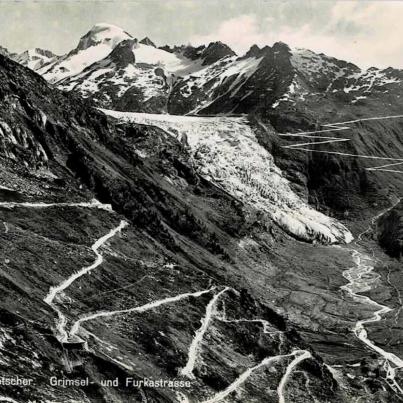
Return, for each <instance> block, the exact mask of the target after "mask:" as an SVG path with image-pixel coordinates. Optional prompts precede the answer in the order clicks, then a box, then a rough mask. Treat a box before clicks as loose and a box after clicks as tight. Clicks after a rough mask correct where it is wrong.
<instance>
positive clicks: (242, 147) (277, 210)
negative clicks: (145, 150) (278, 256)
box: [102, 110, 353, 244]
mask: <svg viewBox="0 0 403 403" xmlns="http://www.w3.org/2000/svg"><path fill="white" fill-rule="evenodd" d="M102 111H103V112H104V113H106V114H107V115H110V116H112V117H115V118H117V119H120V120H124V121H127V122H133V123H139V124H146V125H155V126H158V127H160V128H162V129H163V130H165V131H166V132H168V133H169V134H171V135H172V136H175V137H176V138H178V139H179V140H181V141H182V142H185V143H186V144H188V146H189V148H190V151H191V154H192V156H193V160H194V163H195V166H196V168H197V169H198V172H199V173H200V174H201V175H202V176H203V177H205V178H206V179H209V180H211V181H213V182H215V183H216V184H217V185H218V186H221V187H222V188H223V189H225V190H226V191H227V192H229V193H230V194H232V195H233V196H234V197H236V198H238V199H239V200H242V201H243V202H244V203H245V204H248V205H249V206H251V207H253V208H255V209H258V210H260V211H264V212H266V213H267V214H268V215H269V216H270V217H271V218H272V219H273V220H274V221H275V222H276V223H277V224H278V225H279V226H280V227H281V228H283V229H284V230H285V231H286V232H288V233H289V234H291V235H293V236H294V237H296V238H298V239H301V240H305V241H310V242H313V241H315V242H322V243H326V244H327V243H339V242H342V243H348V242H351V241H352V239H353V236H352V235H351V233H350V232H349V230H348V229H347V228H346V227H345V226H344V225H343V224H341V223H340V222H338V221H337V220H335V219H333V218H330V217H328V216H326V215H324V214H322V213H320V212H318V211H316V210H314V209H312V208H311V207H309V206H308V205H307V204H306V203H305V202H304V201H303V200H302V199H301V198H300V197H299V196H298V195H297V194H295V193H294V192H293V191H292V189H291V187H290V185H289V182H288V180H287V179H286V178H285V177H284V176H283V175H282V172H281V170H280V169H279V168H278V167H277V166H276V164H275V162H274V159H273V156H272V155H271V154H270V153H269V152H268V151H267V150H266V149H265V148H263V147H262V146H261V145H260V144H259V143H258V141H257V139H256V137H255V134H254V132H253V130H252V128H251V127H250V125H249V124H248V122H247V120H246V118H244V117H196V116H177V115H157V114H146V113H132V112H117V111H110V110H102Z"/></svg>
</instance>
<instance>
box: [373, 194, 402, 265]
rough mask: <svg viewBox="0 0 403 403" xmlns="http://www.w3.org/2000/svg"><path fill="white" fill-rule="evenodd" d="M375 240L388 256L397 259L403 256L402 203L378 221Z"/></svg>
mask: <svg viewBox="0 0 403 403" xmlns="http://www.w3.org/2000/svg"><path fill="white" fill-rule="evenodd" d="M377 238H378V241H379V244H380V245H381V246H382V247H383V248H384V249H385V250H386V252H387V253H388V254H389V255H391V256H393V257H396V258H399V259H400V258H401V257H402V256H403V202H400V203H399V204H398V205H396V206H395V207H394V208H393V209H391V210H390V211H389V212H388V213H387V214H385V215H384V216H382V217H381V218H380V219H379V221H378V222H377Z"/></svg>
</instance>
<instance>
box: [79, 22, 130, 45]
mask: <svg viewBox="0 0 403 403" xmlns="http://www.w3.org/2000/svg"><path fill="white" fill-rule="evenodd" d="M130 38H132V36H131V35H130V34H128V33H127V32H126V31H124V30H123V29H122V28H120V27H117V26H116V25H112V24H106V23H98V24H95V25H94V26H93V27H92V28H91V29H90V30H89V31H88V32H87V33H86V34H85V35H84V36H83V37H82V38H81V39H80V42H79V43H78V46H77V49H78V50H85V49H88V48H89V47H91V46H96V45H99V44H104V45H108V46H109V47H110V48H112V49H113V48H114V47H115V46H116V45H117V44H118V43H119V42H122V41H123V40H125V39H130Z"/></svg>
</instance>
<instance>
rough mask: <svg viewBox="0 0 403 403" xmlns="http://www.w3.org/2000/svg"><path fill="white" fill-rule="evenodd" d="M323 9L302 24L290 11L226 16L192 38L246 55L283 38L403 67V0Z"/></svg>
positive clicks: (346, 56) (366, 63)
mask: <svg viewBox="0 0 403 403" xmlns="http://www.w3.org/2000/svg"><path fill="white" fill-rule="evenodd" d="M321 12H322V14H323V15H322V16H321V17H322V18H321V19H318V18H315V20H314V19H313V18H311V19H310V18H309V16H305V18H304V16H301V18H300V19H299V21H298V22H299V23H298V24H295V23H293V24H291V23H289V22H287V20H288V19H287V15H281V16H277V17H276V18H273V16H270V17H262V16H257V15H256V14H249V15H241V16H239V17H235V18H231V19H228V20H226V21H223V22H222V23H221V24H220V25H219V26H218V28H217V29H216V30H215V31H214V32H212V33H210V34H207V35H199V36H193V37H192V38H191V40H190V42H191V43H194V44H201V43H209V42H211V41H217V40H220V41H222V42H225V43H227V44H228V45H229V46H231V47H232V48H233V49H234V50H235V51H236V52H238V53H240V54H242V53H244V52H245V51H247V50H248V49H249V48H250V46H251V45H253V44H257V45H259V46H262V45H272V44H273V43H274V42H277V41H282V42H285V43H287V44H288V45H290V46H291V47H303V48H308V49H312V50H314V51H317V52H323V53H326V54H328V55H329V56H334V57H337V58H340V59H344V60H347V61H352V62H353V63H356V64H358V65H360V66H362V67H369V66H379V67H387V66H394V67H398V68H403V41H402V40H401V38H402V37H403V24H401V16H402V15H403V3H402V2H395V1H392V2H389V1H382V2H372V1H371V2H363V1H360V2H353V1H339V2H336V3H333V4H331V5H329V7H328V9H327V10H324V9H322V10H321ZM315 17H317V16H315Z"/></svg>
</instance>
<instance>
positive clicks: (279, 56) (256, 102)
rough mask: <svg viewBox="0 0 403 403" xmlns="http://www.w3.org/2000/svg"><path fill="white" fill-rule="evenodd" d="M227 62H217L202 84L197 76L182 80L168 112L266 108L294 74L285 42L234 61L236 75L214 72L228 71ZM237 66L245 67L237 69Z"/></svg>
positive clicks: (233, 111) (210, 112)
mask: <svg viewBox="0 0 403 403" xmlns="http://www.w3.org/2000/svg"><path fill="white" fill-rule="evenodd" d="M213 46H214V45H213ZM227 63H230V60H227V61H226V59H224V60H222V61H218V62H217V63H216V64H215V65H214V67H215V68H212V70H211V74H209V73H208V72H207V74H206V78H205V80H204V81H203V82H202V85H200V86H199V85H197V83H196V80H197V78H195V77H192V76H190V77H188V78H186V79H185V80H179V81H178V82H177V83H176V84H175V85H174V87H173V90H172V91H171V93H170V97H169V100H168V111H169V112H170V113H172V114H186V113H188V112H191V111H192V110H197V113H199V114H202V115H203V114H206V115H214V114H219V113H234V114H237V113H250V112H253V111H256V110H258V109H266V108H267V107H269V106H270V105H272V104H273V103H274V101H275V100H276V99H278V98H279V97H280V96H281V95H282V94H283V93H284V92H285V91H286V89H287V88H288V87H289V85H290V84H291V81H292V79H293V77H294V70H293V67H292V65H291V62H290V54H289V48H288V47H287V46H286V45H284V44H275V45H274V46H273V48H270V47H268V46H267V47H265V48H263V49H259V48H257V47H253V48H252V50H251V51H250V52H248V53H247V54H246V55H245V56H244V57H242V58H239V59H238V60H237V61H235V62H233V63H234V65H235V72H234V73H233V74H231V75H228V76H227V75H225V76H224V78H223V79H222V78H221V77H220V76H219V75H217V74H214V71H215V70H218V69H222V71H224V72H225V67H226V64H227ZM237 65H239V66H245V68H242V67H240V68H239V69H237V67H236V66H237ZM237 70H238V71H237ZM193 82H194V84H193ZM189 92H190V93H189ZM204 104H205V105H206V106H203V105H204Z"/></svg>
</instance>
